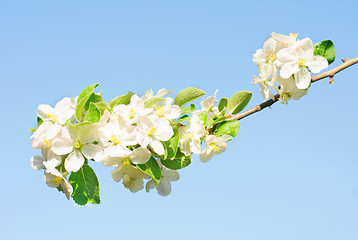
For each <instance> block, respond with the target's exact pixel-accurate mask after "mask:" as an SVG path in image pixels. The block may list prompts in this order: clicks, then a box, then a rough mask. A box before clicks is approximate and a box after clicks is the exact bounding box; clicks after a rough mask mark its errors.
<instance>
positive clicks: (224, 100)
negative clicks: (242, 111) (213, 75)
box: [218, 97, 229, 112]
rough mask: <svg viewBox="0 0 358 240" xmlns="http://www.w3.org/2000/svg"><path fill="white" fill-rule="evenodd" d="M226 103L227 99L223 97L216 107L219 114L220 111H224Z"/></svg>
mask: <svg viewBox="0 0 358 240" xmlns="http://www.w3.org/2000/svg"><path fill="white" fill-rule="evenodd" d="M228 102H229V100H227V98H225V97H224V98H222V99H221V100H220V102H219V105H218V109H219V112H221V111H222V110H224V109H225V108H226V107H227V104H228Z"/></svg>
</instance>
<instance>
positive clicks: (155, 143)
mask: <svg viewBox="0 0 358 240" xmlns="http://www.w3.org/2000/svg"><path fill="white" fill-rule="evenodd" d="M149 145H150V146H151V147H152V148H153V150H154V152H156V153H157V154H158V155H163V154H164V147H163V144H162V143H161V142H160V141H158V140H155V139H153V140H152V141H151V142H150V144H149Z"/></svg>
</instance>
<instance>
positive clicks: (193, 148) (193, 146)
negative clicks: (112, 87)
mask: <svg viewBox="0 0 358 240" xmlns="http://www.w3.org/2000/svg"><path fill="white" fill-rule="evenodd" d="M204 135H205V128H204V125H203V123H202V121H201V120H200V119H199V116H198V115H197V114H193V115H192V117H191V118H190V120H189V121H188V124H187V125H186V126H182V127H180V128H179V148H180V151H181V152H182V153H184V154H185V155H186V156H189V155H191V153H194V154H199V153H200V151H201V138H202V137H203V136H204Z"/></svg>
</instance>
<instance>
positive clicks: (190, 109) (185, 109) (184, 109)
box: [180, 103, 195, 114]
mask: <svg viewBox="0 0 358 240" xmlns="http://www.w3.org/2000/svg"><path fill="white" fill-rule="evenodd" d="M180 109H181V114H185V113H192V112H194V111H195V104H194V103H192V104H190V107H180Z"/></svg>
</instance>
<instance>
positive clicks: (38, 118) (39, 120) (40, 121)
mask: <svg viewBox="0 0 358 240" xmlns="http://www.w3.org/2000/svg"><path fill="white" fill-rule="evenodd" d="M43 122H44V121H43V120H42V118H40V117H37V127H36V128H29V130H30V133H33V132H35V131H36V130H37V129H38V128H39V127H40V125H41V124H42V123H43Z"/></svg>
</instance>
